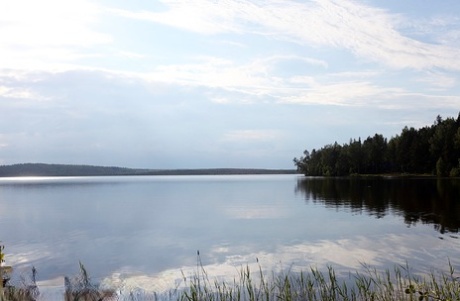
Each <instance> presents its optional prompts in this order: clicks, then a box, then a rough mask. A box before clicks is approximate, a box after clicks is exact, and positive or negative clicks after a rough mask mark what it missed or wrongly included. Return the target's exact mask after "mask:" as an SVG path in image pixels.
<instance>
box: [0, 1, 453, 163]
mask: <svg viewBox="0 0 460 301" xmlns="http://www.w3.org/2000/svg"><path fill="white" fill-rule="evenodd" d="M459 58H460V3H459V2H458V0H443V1H428V0H407V1H399V0H362V1H352V0H348V1H344V0H311V1H310V0H303V1H302V0H297V1H294V0H292V1H289V0H283V1H281V0H264V1H259V0H252V1H245V0H158V1H147V0H133V1H121V0H110V1H109V0H69V1H60V0H42V1H33V0H15V1H2V3H1V4H0V164H2V165H8V164H15V163H26V162H41V163H62V164H89V165H104V166H123V167H133V168H159V169H164V168H217V167H226V168H227V167H233V168H282V169H284V168H294V165H293V163H292V159H293V158H294V157H299V156H301V155H302V153H303V151H304V150H305V149H307V150H311V149H313V148H316V149H318V148H321V147H323V146H324V145H326V144H331V143H334V142H337V143H339V144H343V143H348V142H349V140H350V138H356V139H357V138H359V137H361V138H362V139H365V138H367V137H368V136H373V135H374V134H375V133H379V134H382V135H384V136H385V137H387V138H391V137H393V136H395V135H397V134H399V133H400V132H401V130H402V128H403V127H404V126H408V127H414V128H420V127H424V126H429V125H431V124H433V122H434V120H435V119H436V116H437V115H441V116H442V117H444V118H447V117H454V118H456V117H457V115H458V113H459V111H460V83H459V81H460V59H459Z"/></svg>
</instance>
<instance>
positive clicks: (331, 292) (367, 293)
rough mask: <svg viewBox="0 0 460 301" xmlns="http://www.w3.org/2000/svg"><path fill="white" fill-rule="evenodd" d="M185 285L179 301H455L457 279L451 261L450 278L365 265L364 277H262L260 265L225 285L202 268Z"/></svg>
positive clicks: (313, 273) (314, 272) (459, 289)
mask: <svg viewBox="0 0 460 301" xmlns="http://www.w3.org/2000/svg"><path fill="white" fill-rule="evenodd" d="M184 280H185V281H188V283H187V288H186V289H185V290H184V291H183V292H181V293H180V294H179V297H178V300H180V301H203V300H209V301H295V300H299V301H300V300H302V301H306V300H317V301H325V300H328V301H333V300H446V301H447V300H460V283H459V277H456V276H455V271H454V269H453V267H452V265H451V264H450V262H449V273H447V274H446V273H434V272H433V273H432V274H430V275H427V276H425V277H422V276H414V275H411V273H410V271H409V268H408V267H407V266H397V267H395V268H394V270H392V271H390V270H387V271H384V272H379V271H377V270H376V269H374V268H371V267H368V266H364V271H363V272H350V273H349V274H348V276H347V277H340V278H339V277H337V276H336V272H335V270H334V269H333V268H332V267H328V269H327V271H326V272H320V271H319V270H318V269H316V268H310V269H309V270H308V271H305V272H301V273H286V274H283V273H282V274H278V275H271V276H270V277H267V276H266V275H264V274H263V272H262V269H261V268H260V266H259V271H258V272H256V273H252V272H251V271H250V269H249V267H245V268H242V269H241V270H240V272H239V275H238V277H236V278H235V279H234V280H233V281H232V282H230V283H229V282H219V281H217V280H212V279H209V277H208V275H207V274H206V271H205V270H204V269H203V268H202V267H199V269H198V271H197V273H196V275H195V276H193V277H192V278H191V279H184Z"/></svg>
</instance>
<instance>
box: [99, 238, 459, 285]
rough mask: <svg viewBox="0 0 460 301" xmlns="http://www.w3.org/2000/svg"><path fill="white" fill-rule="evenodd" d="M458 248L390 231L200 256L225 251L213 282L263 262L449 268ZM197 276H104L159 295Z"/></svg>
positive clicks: (188, 271) (192, 270)
mask: <svg viewBox="0 0 460 301" xmlns="http://www.w3.org/2000/svg"><path fill="white" fill-rule="evenodd" d="M459 247H460V243H459V241H458V240H442V241H441V240H439V239H438V238H436V237H432V236H427V235H407V234H387V235H382V236H379V237H364V236H358V237H355V238H353V239H339V240H336V241H331V240H321V241H317V242H304V243H297V244H292V245H286V246H280V247H278V248H277V249H276V250H275V251H273V252H266V251H264V250H252V251H248V252H246V253H242V252H244V251H243V250H245V249H246V247H242V246H226V247H225V248H222V247H220V246H216V248H215V249H214V250H212V251H210V253H209V254H202V258H213V257H214V256H215V257H216V258H218V257H219V256H221V255H222V253H224V254H227V256H226V257H225V259H224V260H223V261H222V262H215V263H211V264H206V265H204V266H203V268H204V270H205V271H206V273H207V275H208V276H209V279H210V280H211V281H213V280H214V279H219V280H224V281H229V282H232V281H233V279H235V278H237V279H238V272H239V270H240V269H241V268H242V267H246V266H248V267H249V268H250V270H251V271H252V272H253V274H254V277H257V274H258V271H259V263H260V268H262V269H263V272H264V273H265V274H266V275H271V272H277V271H283V270H285V269H289V270H290V271H292V272H299V271H306V272H308V270H309V268H310V267H316V268H318V269H319V270H324V269H325V268H326V267H327V266H329V265H330V266H332V267H333V268H334V270H335V271H336V272H337V274H338V275H339V274H340V273H341V272H342V273H343V274H344V275H345V273H347V272H350V271H356V270H359V269H361V268H362V267H363V264H367V265H370V266H373V267H376V268H377V269H378V270H386V269H392V268H394V267H395V266H396V265H402V266H404V265H405V264H406V263H408V264H409V267H411V268H412V269H414V270H415V271H419V272H423V273H430V272H431V271H432V269H433V268H435V269H439V270H442V269H443V268H444V267H447V260H448V258H449V257H450V261H451V263H452V264H453V266H454V267H455V266H457V265H458V264H460V260H458V259H456V258H457V257H455V255H456V253H457V250H458V248H459ZM257 261H258V262H257ZM196 274H197V267H196V266H183V267H181V268H177V269H168V270H165V271H162V272H160V273H158V274H156V275H146V274H142V275H141V274H130V273H129V272H128V273H119V272H117V273H114V274H113V275H111V276H109V277H108V278H107V279H105V280H104V283H105V284H106V285H115V286H117V287H123V288H126V289H127V291H129V290H133V289H136V288H137V289H138V288H140V289H142V290H145V291H155V292H159V293H161V292H166V291H168V290H169V289H175V288H180V287H184V286H186V283H185V282H184V276H185V279H188V281H189V280H190V277H193V276H194V275H196Z"/></svg>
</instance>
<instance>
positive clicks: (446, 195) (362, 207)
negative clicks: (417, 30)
mask: <svg viewBox="0 0 460 301" xmlns="http://www.w3.org/2000/svg"><path fill="white" fill-rule="evenodd" d="M296 192H300V193H302V194H304V195H305V198H306V200H307V201H311V202H314V203H324V204H325V206H326V207H332V208H335V209H345V210H350V211H351V212H352V213H356V212H366V213H367V214H369V215H373V216H375V217H376V218H382V217H384V216H385V215H386V214H388V213H389V212H391V213H392V214H397V215H402V216H403V217H404V222H405V223H406V224H407V225H409V226H410V225H415V224H416V223H419V222H421V223H424V224H434V227H435V229H436V230H437V231H439V232H441V233H445V232H454V233H458V232H459V229H460V180H458V179H456V180H455V179H433V178H389V177H385V178H383V177H359V178H358V177H357V178H354V177H351V178H302V179H299V180H298V182H297V186H296Z"/></svg>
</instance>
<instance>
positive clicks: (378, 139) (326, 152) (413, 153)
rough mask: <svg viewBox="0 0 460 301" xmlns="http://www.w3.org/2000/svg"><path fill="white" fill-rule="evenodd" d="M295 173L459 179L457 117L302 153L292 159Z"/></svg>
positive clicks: (459, 142)
mask: <svg viewBox="0 0 460 301" xmlns="http://www.w3.org/2000/svg"><path fill="white" fill-rule="evenodd" d="M294 164H295V166H296V167H297V170H298V171H299V172H301V173H303V174H305V175H307V176H346V175H353V174H383V173H415V174H430V175H437V176H452V177H458V176H460V113H459V115H458V117H457V119H454V118H451V117H449V118H446V119H443V118H442V117H441V116H440V115H438V116H437V118H436V120H435V121H434V123H433V125H431V126H425V127H423V128H419V129H415V128H413V127H411V128H408V127H407V126H406V127H404V128H403V129H402V131H401V133H400V134H399V135H396V136H395V137H392V138H391V139H389V140H388V139H387V138H385V137H383V136H382V135H381V134H375V135H374V136H372V137H371V136H369V137H368V138H367V139H365V140H364V141H361V138H358V140H356V139H350V141H349V143H345V144H342V145H340V144H338V143H337V142H335V143H334V144H328V145H326V146H324V147H322V148H321V149H318V150H316V149H312V150H311V151H308V150H305V151H304V153H303V156H301V157H299V158H294Z"/></svg>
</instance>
